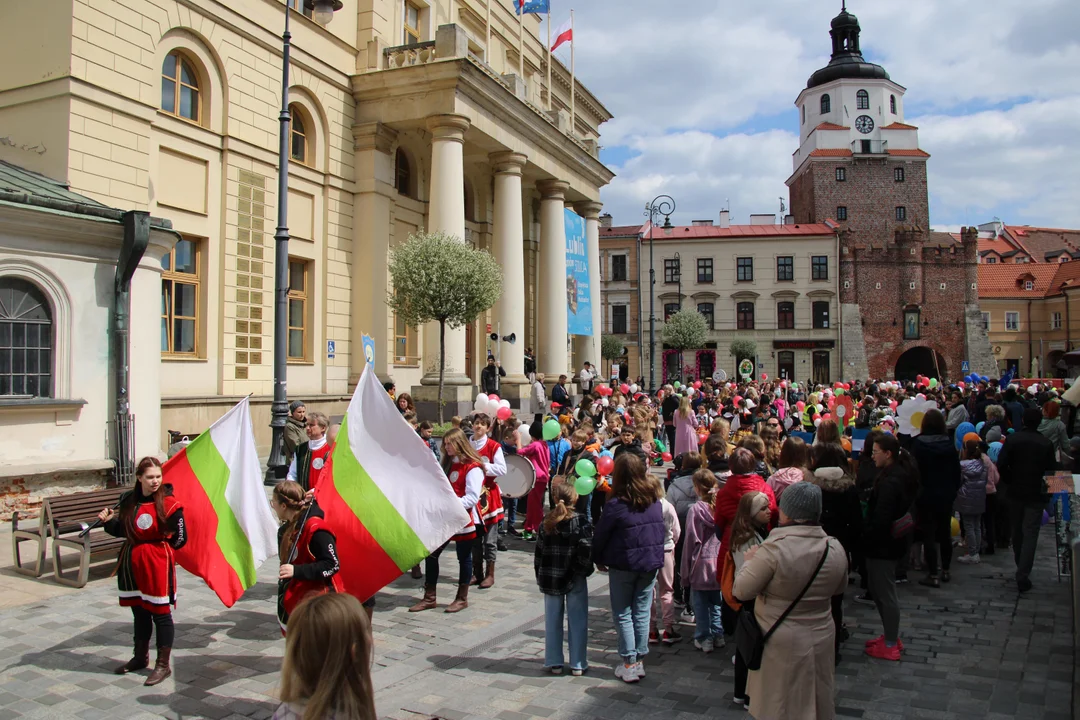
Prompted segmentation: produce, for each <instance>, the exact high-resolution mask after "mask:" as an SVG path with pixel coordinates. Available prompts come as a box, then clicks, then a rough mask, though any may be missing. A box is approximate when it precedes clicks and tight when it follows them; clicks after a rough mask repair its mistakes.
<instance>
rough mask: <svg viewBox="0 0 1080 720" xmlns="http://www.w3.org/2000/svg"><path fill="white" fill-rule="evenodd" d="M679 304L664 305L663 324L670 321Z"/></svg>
mask: <svg viewBox="0 0 1080 720" xmlns="http://www.w3.org/2000/svg"><path fill="white" fill-rule="evenodd" d="M679 309H680V308H679V303H666V304H665V305H664V322H667V321H668V320H669V319H671V316H672V315H674V314H675V313H677V312H679Z"/></svg>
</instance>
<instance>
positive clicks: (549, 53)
mask: <svg viewBox="0 0 1080 720" xmlns="http://www.w3.org/2000/svg"><path fill="white" fill-rule="evenodd" d="M547 32H548V42H547V51H548V52H547V56H548V58H547V60H548V63H547V109H548V110H551V3H550V2H549V3H548V12H547Z"/></svg>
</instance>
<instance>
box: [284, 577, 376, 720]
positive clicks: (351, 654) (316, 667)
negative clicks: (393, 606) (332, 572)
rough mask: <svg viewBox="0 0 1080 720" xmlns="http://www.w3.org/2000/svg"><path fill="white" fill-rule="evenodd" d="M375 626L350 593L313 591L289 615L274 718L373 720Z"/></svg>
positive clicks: (295, 719) (285, 719)
mask: <svg viewBox="0 0 1080 720" xmlns="http://www.w3.org/2000/svg"><path fill="white" fill-rule="evenodd" d="M372 649H373V648H372V642H371V625H370V623H369V622H368V618H367V615H366V614H365V613H364V609H363V608H362V607H361V605H360V601H359V600H357V599H356V598H355V597H353V596H352V595H349V594H347V593H327V594H324V595H312V596H309V597H308V598H307V599H306V600H304V601H303V602H301V603H300V604H299V605H298V606H297V608H296V610H295V611H294V612H293V614H292V616H291V617H290V618H289V635H288V637H287V638H286V640H285V658H284V661H283V662H282V664H281V705H279V706H278V708H277V710H276V711H275V712H274V715H273V718H272V720H334V719H335V718H342V719H344V718H349V720H375V717H376V716H375V692H374V689H373V688H372V684H371V661H372Z"/></svg>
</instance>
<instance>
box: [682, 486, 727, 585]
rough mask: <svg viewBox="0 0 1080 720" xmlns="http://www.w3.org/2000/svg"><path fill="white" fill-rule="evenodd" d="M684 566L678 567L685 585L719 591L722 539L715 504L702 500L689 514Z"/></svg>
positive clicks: (687, 516)
mask: <svg viewBox="0 0 1080 720" xmlns="http://www.w3.org/2000/svg"><path fill="white" fill-rule="evenodd" d="M683 538H684V539H683V552H682V567H681V568H680V570H679V574H680V577H682V583H683V585H686V586H689V588H690V589H691V590H719V589H720V583H719V582H718V581H717V579H716V576H717V573H716V560H717V555H718V554H719V551H720V539H719V538H718V537H716V523H714V522H713V517H712V505H709V504H708V503H705V502H701V501H700V500H699V501H698V503H697V504H696V505H694V507H692V508H690V512H688V513H687V514H686V530H685V531H684V535H683Z"/></svg>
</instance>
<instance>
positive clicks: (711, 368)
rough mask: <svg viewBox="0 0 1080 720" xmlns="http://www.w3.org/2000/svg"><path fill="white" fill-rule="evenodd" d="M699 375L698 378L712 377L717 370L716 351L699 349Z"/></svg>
mask: <svg viewBox="0 0 1080 720" xmlns="http://www.w3.org/2000/svg"><path fill="white" fill-rule="evenodd" d="M697 361H698V369H699V373H698V374H699V375H700V377H698V380H702V379H705V378H711V377H712V376H713V373H714V372H716V351H715V350H698V353H697Z"/></svg>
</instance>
